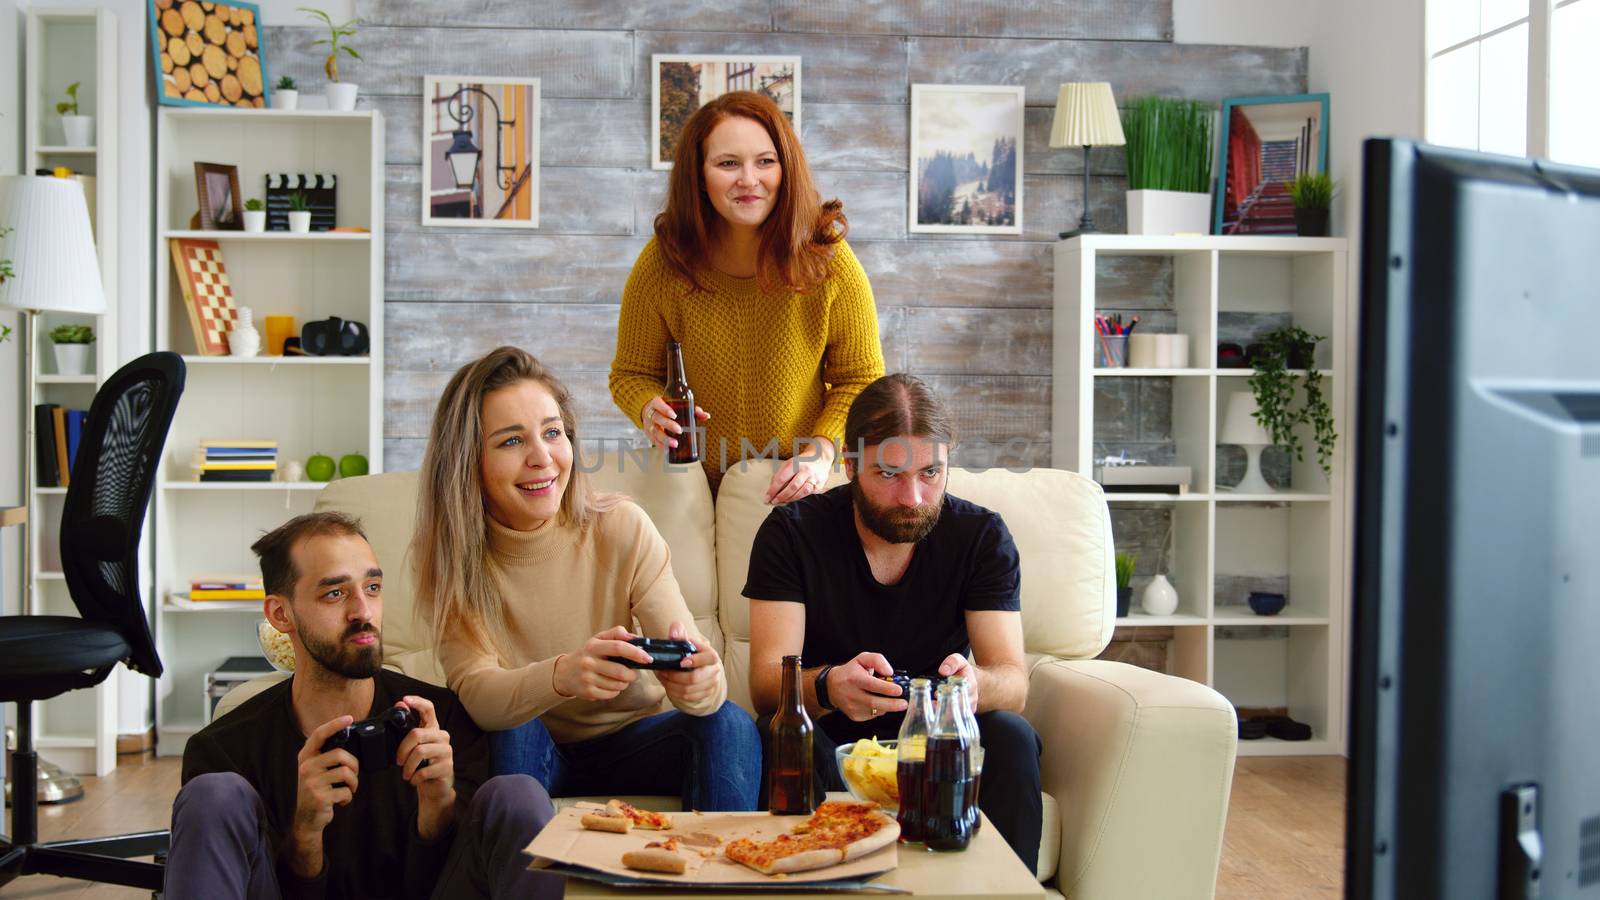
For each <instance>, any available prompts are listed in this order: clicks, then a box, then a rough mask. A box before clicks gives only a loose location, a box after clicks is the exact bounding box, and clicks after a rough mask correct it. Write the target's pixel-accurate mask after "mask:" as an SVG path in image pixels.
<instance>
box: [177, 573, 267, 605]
mask: <svg viewBox="0 0 1600 900" xmlns="http://www.w3.org/2000/svg"><path fill="white" fill-rule="evenodd" d="M266 597H267V592H266V590H264V589H263V588H262V586H261V579H260V578H258V577H256V576H253V575H208V576H204V577H200V578H195V579H194V580H192V581H190V582H189V599H190V600H194V601H197V602H198V601H201V600H265V599H266Z"/></svg>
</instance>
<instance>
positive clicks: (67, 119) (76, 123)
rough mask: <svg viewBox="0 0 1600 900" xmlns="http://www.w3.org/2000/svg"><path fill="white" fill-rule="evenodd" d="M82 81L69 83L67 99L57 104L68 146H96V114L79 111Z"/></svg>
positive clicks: (62, 130)
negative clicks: (79, 89)
mask: <svg viewBox="0 0 1600 900" xmlns="http://www.w3.org/2000/svg"><path fill="white" fill-rule="evenodd" d="M80 83H81V82H77V81H74V82H73V83H71V84H69V85H67V99H65V100H63V101H61V102H60V103H57V104H56V112H58V113H60V114H61V133H62V136H63V137H64V138H66V142H67V146H68V147H92V146H94V116H85V115H81V114H79V112H78V85H79V84H80Z"/></svg>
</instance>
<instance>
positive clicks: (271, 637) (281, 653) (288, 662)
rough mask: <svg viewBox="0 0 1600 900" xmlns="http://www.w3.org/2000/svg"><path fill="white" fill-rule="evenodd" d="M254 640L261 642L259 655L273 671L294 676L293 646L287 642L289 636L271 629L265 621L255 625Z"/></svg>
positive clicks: (270, 624)
mask: <svg viewBox="0 0 1600 900" xmlns="http://www.w3.org/2000/svg"><path fill="white" fill-rule="evenodd" d="M256 638H257V639H258V640H260V641H261V655H262V656H265V657H266V658H267V662H269V663H271V664H272V667H273V668H274V669H277V670H278V671H279V672H284V673H287V674H289V675H293V674H294V644H292V643H290V642H289V636H288V635H287V634H284V633H283V632H281V631H279V630H278V629H276V628H273V627H272V623H271V622H268V621H267V620H266V619H262V620H261V621H259V622H257V623H256Z"/></svg>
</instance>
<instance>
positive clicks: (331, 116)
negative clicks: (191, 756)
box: [154, 108, 384, 756]
mask: <svg viewBox="0 0 1600 900" xmlns="http://www.w3.org/2000/svg"><path fill="white" fill-rule="evenodd" d="M383 127H384V125H383V119H382V117H381V115H380V114H379V113H376V112H339V113H333V112H328V111H325V110H308V111H303V112H302V111H284V110H241V109H236V108H217V109H207V108H165V109H162V110H161V111H160V113H159V115H158V117H157V123H156V233H157V235H158V238H157V241H156V246H155V251H154V252H155V254H156V259H155V269H156V292H155V298H156V335H157V341H158V342H159V344H160V346H161V348H162V349H167V350H172V351H175V352H177V353H180V354H182V355H183V358H184V361H185V363H186V365H187V368H188V383H187V386H186V389H185V391H184V396H183V400H182V402H181V403H180V405H179V407H178V414H177V416H176V418H174V420H173V423H172V430H171V432H170V434H169V435H168V438H167V448H166V454H165V457H164V458H163V460H162V464H161V471H160V473H159V475H158V479H159V481H158V484H159V490H158V491H157V492H156V534H157V538H156V546H157V552H156V561H155V595H156V596H157V597H160V598H162V599H161V602H159V603H157V604H156V609H155V618H156V640H157V642H158V645H159V649H160V652H161V658H162V661H163V662H164V663H165V664H166V674H164V675H163V676H162V678H161V680H160V682H159V683H158V685H157V687H156V729H157V741H158V742H157V752H158V753H160V754H161V755H163V756H173V755H179V754H181V753H182V752H183V747H184V743H185V742H186V741H187V740H188V738H189V736H190V735H191V734H193V733H194V732H195V731H197V730H199V729H200V727H201V726H202V723H203V720H204V715H203V713H204V709H203V706H202V703H201V700H202V694H203V685H204V679H205V674H206V673H207V672H210V671H213V670H215V669H216V668H217V666H218V665H220V664H221V663H222V661H223V660H224V659H226V658H227V657H229V656H245V655H257V656H259V655H260V652H261V651H260V647H259V646H258V644H257V641H256V630H255V622H254V619H255V618H259V617H260V615H261V604H260V603H231V602H221V603H219V602H206V603H196V602H192V601H189V600H188V599H187V593H188V590H189V582H190V580H191V579H192V578H193V577H195V576H197V575H208V574H216V573H221V572H255V571H259V569H258V566H257V563H256V560H255V557H254V555H253V554H252V553H251V552H250V544H252V543H253V542H254V541H255V540H256V538H258V537H260V536H261V534H262V533H263V532H264V531H267V530H269V529H271V528H273V527H275V526H277V525H279V524H281V523H282V522H284V521H285V520H287V519H289V518H290V517H292V516H296V515H299V514H301V513H306V512H310V511H311V508H312V505H313V504H314V503H315V502H316V498H317V494H318V493H319V492H320V491H321V490H322V488H323V486H324V485H322V484H318V483H314V482H295V483H288V482H265V483H240V484H216V483H200V482H197V481H195V480H193V476H192V473H191V471H190V468H189V462H190V458H191V457H192V456H193V454H194V452H195V449H196V448H197V446H198V445H199V442H200V441H202V440H205V439H211V438H215V439H228V438H233V439H270V440H275V441H277V442H278V464H279V468H280V470H281V469H282V468H283V467H284V466H285V465H286V464H287V463H289V462H291V461H297V462H300V463H301V464H302V465H303V464H304V463H305V460H306V459H307V458H308V457H310V456H311V455H312V454H314V453H325V454H327V455H328V456H331V457H333V458H334V459H335V460H337V459H338V458H339V457H341V456H343V455H345V454H347V453H361V454H363V455H365V456H366V457H367V461H368V464H369V466H370V471H372V472H378V471H381V469H382V460H383V419H382V408H383V197H384V194H383V179H384V170H383V146H384V143H383V140H384V139H383ZM196 161H203V162H211V163H220V164H224V165H235V166H238V167H239V187H240V191H241V193H242V195H243V198H244V199H249V198H251V197H265V186H264V176H265V175H266V174H267V173H269V172H270V173H280V172H281V173H290V174H299V173H306V174H311V173H317V174H324V175H329V174H331V175H335V176H337V181H338V197H337V205H336V219H337V225H338V226H339V227H355V228H364V229H367V231H365V232H338V233H326V232H324V233H311V234H290V233H288V232H264V233H259V234H251V233H246V232H242V231H196V230H194V229H191V228H190V227H189V223H190V216H191V215H193V213H194V212H195V209H196V204H197V201H196V192H195V183H194V163H195V162H196ZM173 238H191V239H200V240H214V241H216V242H217V243H218V244H219V245H220V246H221V248H222V253H223V261H224V264H225V266H226V267H227V271H228V277H229V280H230V282H231V283H232V285H233V290H234V300H235V303H236V304H238V305H240V306H249V307H251V309H252V310H254V313H255V326H256V329H257V330H258V331H259V332H261V334H262V341H263V347H262V351H263V353H264V354H266V353H268V352H269V351H272V350H274V348H270V347H267V346H266V345H265V340H266V317H267V316H269V315H289V316H293V317H294V319H295V329H296V333H298V330H299V328H300V327H301V326H303V325H304V324H305V323H306V322H308V321H315V320H318V319H325V318H327V317H329V316H338V317H340V318H343V319H347V320H355V321H359V322H362V323H365V324H366V325H367V327H368V330H369V332H370V335H371V340H372V350H371V353H370V355H368V356H361V357H337V356H336V357H297V356H290V357H285V356H278V355H262V356H255V357H245V358H236V357H231V356H206V355H202V354H200V353H199V350H198V345H197V343H196V341H195V339H194V334H193V331H192V329H191V326H190V324H189V316H188V312H187V311H186V309H185V307H184V301H183V292H182V290H181V288H180V287H179V285H178V284H177V283H176V281H175V278H176V275H175V272H174V270H173V265H172V257H171V251H170V249H169V244H168V241H169V240H170V239H173Z"/></svg>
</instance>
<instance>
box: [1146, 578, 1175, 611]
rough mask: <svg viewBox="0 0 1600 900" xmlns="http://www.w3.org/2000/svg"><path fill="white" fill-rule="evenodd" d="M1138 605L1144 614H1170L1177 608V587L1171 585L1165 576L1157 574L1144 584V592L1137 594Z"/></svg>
mask: <svg viewBox="0 0 1600 900" xmlns="http://www.w3.org/2000/svg"><path fill="white" fill-rule="evenodd" d="M1139 605H1140V606H1142V607H1144V611H1145V614H1146V615H1151V616H1170V615H1172V614H1173V613H1174V612H1177V610H1178V589H1177V588H1175V587H1173V586H1172V582H1170V581H1168V580H1167V576H1165V575H1157V576H1155V577H1154V578H1152V579H1150V583H1149V584H1147V585H1145V586H1144V593H1142V594H1140V595H1139Z"/></svg>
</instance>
